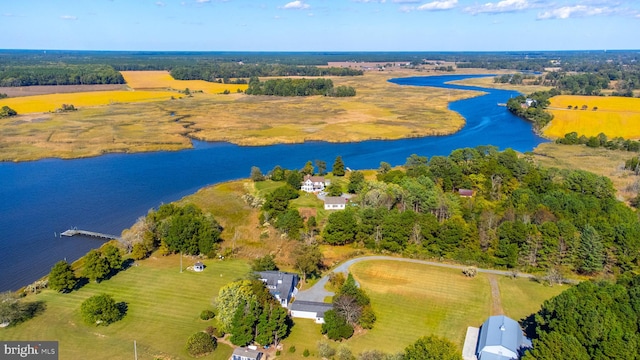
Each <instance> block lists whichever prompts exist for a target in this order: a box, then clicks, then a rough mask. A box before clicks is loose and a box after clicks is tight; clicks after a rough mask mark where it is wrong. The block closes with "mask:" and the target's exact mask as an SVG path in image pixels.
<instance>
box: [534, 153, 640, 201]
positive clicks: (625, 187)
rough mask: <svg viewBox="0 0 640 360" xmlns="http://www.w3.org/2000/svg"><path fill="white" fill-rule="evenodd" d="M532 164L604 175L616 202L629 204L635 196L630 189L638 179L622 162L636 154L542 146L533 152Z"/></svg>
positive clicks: (639, 178)
mask: <svg viewBox="0 0 640 360" xmlns="http://www.w3.org/2000/svg"><path fill="white" fill-rule="evenodd" d="M533 154H534V159H535V161H536V162H537V163H538V164H540V165H542V166H546V167H556V168H560V169H570V170H585V171H590V172H592V173H594V174H598V175H601V176H606V177H608V178H609V179H611V181H612V182H613V186H614V188H615V189H616V190H617V198H618V200H620V201H629V200H630V199H631V198H632V197H635V196H636V194H637V193H636V191H634V190H631V188H632V185H633V184H634V183H635V182H638V181H640V177H638V176H635V175H633V173H632V172H631V171H629V170H624V162H625V161H626V160H629V159H631V158H632V157H634V156H637V154H634V153H632V152H628V151H621V150H608V149H605V148H590V147H587V146H584V145H562V144H555V143H544V144H540V145H538V147H536V148H535V149H534V150H533Z"/></svg>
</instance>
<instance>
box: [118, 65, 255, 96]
mask: <svg viewBox="0 0 640 360" xmlns="http://www.w3.org/2000/svg"><path fill="white" fill-rule="evenodd" d="M120 73H121V74H122V76H123V77H124V80H125V81H126V82H127V85H129V86H130V87H131V88H133V89H167V88H169V89H175V90H181V91H183V90H184V89H186V88H188V89H189V90H190V91H192V92H193V91H198V90H201V91H203V92H205V93H207V94H220V93H222V92H224V91H225V90H228V91H229V92H237V91H238V89H240V90H241V91H245V90H246V89H247V88H248V87H249V85H247V84H220V83H215V82H209V81H204V80H176V79H174V78H173V77H172V76H171V74H170V73H169V72H168V71H121V72H120Z"/></svg>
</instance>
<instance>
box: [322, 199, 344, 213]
mask: <svg viewBox="0 0 640 360" xmlns="http://www.w3.org/2000/svg"><path fill="white" fill-rule="evenodd" d="M347 201H348V200H347V199H345V198H343V197H342V196H326V197H325V198H324V209H325V210H344V209H345V207H346V205H347Z"/></svg>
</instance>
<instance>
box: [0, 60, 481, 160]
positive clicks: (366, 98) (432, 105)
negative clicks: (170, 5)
mask: <svg viewBox="0 0 640 360" xmlns="http://www.w3.org/2000/svg"><path fill="white" fill-rule="evenodd" d="M417 75H427V74H424V73H420V72H412V71H394V72H393V73H385V72H367V73H366V74H365V75H364V76H357V77H340V78H332V79H333V81H334V83H335V85H336V86H339V85H349V86H353V87H354V88H355V89H356V91H357V96H355V97H352V98H328V97H323V96H313V97H305V98H301V97H297V98H283V97H270V96H247V95H243V94H236V93H232V94H229V95H226V96H222V95H210V94H195V95H194V96H193V97H184V98H182V99H175V100H165V101H153V102H141V103H127V104H124V103H112V104H110V105H104V106H96V107H92V108H82V107H81V108H80V110H79V111H76V112H73V113H65V114H53V113H44V114H38V115H29V116H17V117H12V118H7V119H2V120H0V135H2V136H0V160H3V161H24V160H35V159H40V158H44V157H60V158H76V157H87V156H97V155H100V154H103V153H107V152H140V151H156V150H163V149H164V150H176V149H184V148H188V147H190V140H189V138H197V139H201V140H207V141H228V142H232V143H235V144H240V145H268V144H276V143H300V142H304V141H312V140H319V141H332V142H350V141H363V140H369V139H400V138H410V137H422V136H429V135H444V134H451V133H454V132H456V131H457V130H459V129H460V128H462V126H464V119H463V118H462V117H461V116H460V115H459V114H457V113H454V112H452V111H449V110H448V109H447V106H448V102H449V101H455V100H459V99H463V98H468V97H473V96H478V95H479V94H480V93H479V92H472V91H456V90H451V91H450V90H445V89H437V88H429V87H417V86H415V87H414V86H400V85H395V84H392V83H389V82H388V81H387V80H388V79H389V78H391V77H403V76H417ZM131 93H134V94H135V93H139V91H133V92H131ZM56 96H62V95H56ZM176 97H177V96H176ZM6 100H11V99H6ZM14 100H17V99H14ZM3 102H4V101H0V103H3ZM67 103H72V104H75V103H74V102H73V101H68V102H67ZM171 114H173V115H171Z"/></svg>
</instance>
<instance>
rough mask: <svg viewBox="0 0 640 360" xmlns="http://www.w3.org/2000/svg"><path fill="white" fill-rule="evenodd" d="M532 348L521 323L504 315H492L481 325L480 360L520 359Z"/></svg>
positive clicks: (479, 339)
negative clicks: (525, 351)
mask: <svg viewBox="0 0 640 360" xmlns="http://www.w3.org/2000/svg"><path fill="white" fill-rule="evenodd" d="M528 348H531V340H529V339H528V338H527V337H525V336H524V334H523V333H522V329H521V328H520V324H518V323H517V322H516V321H515V320H513V319H511V318H508V317H506V316H504V315H497V316H491V317H490V318H489V319H487V321H485V322H484V324H482V326H481V327H480V336H479V338H478V347H477V357H478V360H511V359H519V358H520V355H521V354H522V352H523V351H524V350H526V349H528Z"/></svg>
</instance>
